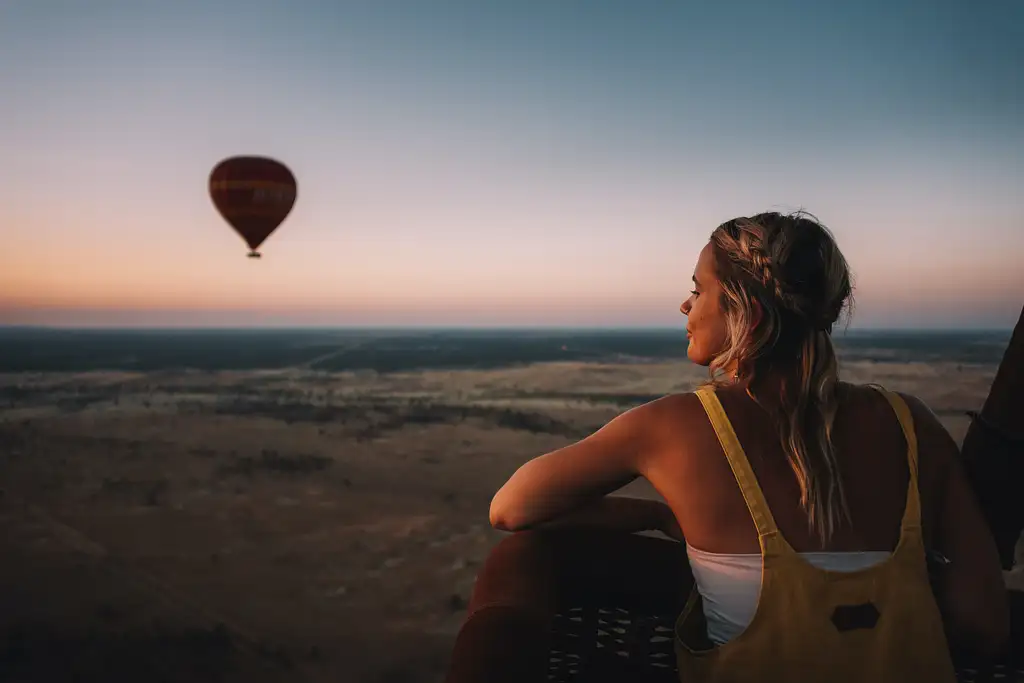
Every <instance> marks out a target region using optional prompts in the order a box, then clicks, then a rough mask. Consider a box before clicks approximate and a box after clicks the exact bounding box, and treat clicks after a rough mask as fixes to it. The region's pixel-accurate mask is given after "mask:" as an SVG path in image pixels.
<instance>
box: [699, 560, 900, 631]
mask: <svg viewBox="0 0 1024 683" xmlns="http://www.w3.org/2000/svg"><path fill="white" fill-rule="evenodd" d="M686 554H687V556H688V557H689V559H690V568H691V569H692V570H693V578H694V580H695V581H696V583H697V590H698V591H700V596H701V598H703V602H704V618H705V619H706V620H707V624H708V637H709V638H710V639H711V641H712V642H714V643H715V644H717V645H721V644H723V643H727V642H729V641H730V640H732V639H733V638H735V637H736V636H738V635H739V634H740V633H742V632H743V629H745V628H746V627H747V624H749V623H750V620H751V619H753V618H754V612H755V611H757V600H758V597H759V596H760V593H761V555H760V554H759V553H754V554H750V555H723V554H718V553H709V552H705V551H703V550H698V549H697V548H694V547H693V546H692V545H690V544H689V543H687V544H686ZM890 555H891V553H889V552H887V551H884V550H880V551H867V552H856V553H824V552H817V553H800V557H802V558H804V559H805V560H807V561H808V562H809V563H811V564H812V565H814V566H815V567H818V568H819V569H826V570H829V571H836V572H852V571H857V570H859V569H865V568H867V567H870V566H872V565H875V564H878V563H880V562H883V561H885V560H886V559H888V558H889V556H890Z"/></svg>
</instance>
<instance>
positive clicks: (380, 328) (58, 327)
mask: <svg viewBox="0 0 1024 683" xmlns="http://www.w3.org/2000/svg"><path fill="white" fill-rule="evenodd" d="M15 330H19V331H54V332H61V331H63V332H465V331H484V332H486V331H490V332H504V331H509V332H538V331H543V332H578V331H587V332H590V331H593V332H680V333H681V332H682V331H683V329H682V326H681V325H680V326H671V325H635V324H633V325H630V324H625V325H545V324H533V325H514V324H502V325H490V324H477V325H473V324H461V325H417V324H405V325H343V324H337V325H160V324H143V325H104V324H96V325H81V324H77V325H64V324H37V325H23V324H10V323H0V332H7V331H15ZM858 332H902V333H907V332H911V333H913V332H932V333H936V332H946V333H949V332H964V333H968V332H973V333H982V332H988V333H997V332H998V333H1007V334H1008V333H1012V332H1013V327H974V326H960V327H941V326H927V325H923V326H916V327H893V326H885V325H864V326H852V325H851V326H850V327H848V328H845V329H841V330H835V331H833V332H832V336H833V337H841V336H843V335H845V334H849V333H858Z"/></svg>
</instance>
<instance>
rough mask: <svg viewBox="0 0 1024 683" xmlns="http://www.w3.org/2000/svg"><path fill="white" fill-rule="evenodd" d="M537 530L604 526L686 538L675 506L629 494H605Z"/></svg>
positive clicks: (609, 529) (602, 527) (627, 531)
mask: <svg viewBox="0 0 1024 683" xmlns="http://www.w3.org/2000/svg"><path fill="white" fill-rule="evenodd" d="M535 528H538V529H602V530H606V531H621V532H624V533H630V534H632V533H637V532H640V531H660V532H661V533H663V534H665V535H666V536H668V537H669V538H672V539H675V540H677V541H680V542H682V541H683V532H682V530H681V529H680V528H679V523H678V522H677V521H676V517H675V514H674V513H673V512H672V508H670V507H669V506H668V505H666V504H665V503H663V502H662V501H660V500H652V499H648V498H631V497H628V496H604V497H602V498H598V499H597V500H596V501H594V502H592V503H587V504H585V505H583V506H582V507H579V508H577V509H575V510H573V511H571V512H568V513H566V514H564V515H562V516H561V517H556V518H554V519H553V520H551V521H548V522H542V523H541V524H539V525H537V526H536V527H535Z"/></svg>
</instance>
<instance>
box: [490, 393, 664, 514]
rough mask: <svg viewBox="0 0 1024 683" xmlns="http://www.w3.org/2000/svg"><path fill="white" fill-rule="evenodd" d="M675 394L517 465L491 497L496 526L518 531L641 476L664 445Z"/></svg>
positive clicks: (604, 494)
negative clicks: (509, 476) (581, 438)
mask: <svg viewBox="0 0 1024 683" xmlns="http://www.w3.org/2000/svg"><path fill="white" fill-rule="evenodd" d="M677 400H678V398H677V397H676V396H666V397H664V398H660V399H658V400H656V401H652V402H650V403H645V404H644V405H642V406H638V407H636V408H633V409H632V410H629V411H627V412H625V413H623V414H622V415H619V416H618V417H616V418H615V419H613V420H612V421H611V422H609V423H608V424H607V425H605V426H604V427H602V428H601V429H599V430H598V431H596V432H594V433H593V434H591V435H590V436H588V437H587V438H585V439H583V440H582V441H578V442H576V443H574V444H572V445H570V446H566V447H565V448H560V449H558V450H557V451H552V452H551V453H547V454H545V455H542V456H540V457H538V458H534V459H533V460H531V461H530V462H528V463H526V464H525V465H523V466H522V467H520V468H519V469H518V470H517V471H516V473H515V474H513V475H512V477H511V478H510V479H509V480H508V481H507V482H506V483H505V485H504V486H502V487H501V489H500V490H499V491H498V492H497V493H496V494H495V495H494V499H493V500H492V501H491V510H490V519H491V524H492V525H493V526H494V527H495V528H496V529H502V530H505V531H519V530H521V529H527V528H531V527H534V526H537V525H539V524H542V523H544V522H549V521H551V520H553V519H555V518H556V517H561V516H563V515H565V514H566V513H568V512H570V511H573V510H576V509H577V508H579V507H581V506H584V505H586V504H588V503H593V502H595V501H597V500H598V499H600V498H602V497H603V496H606V495H607V494H609V493H611V492H613V491H616V490H617V489H620V488H622V487H623V486H625V485H626V484H628V483H629V482H631V481H633V480H634V479H636V478H637V477H638V476H643V475H644V473H645V472H646V471H647V468H648V466H649V464H650V463H651V462H652V460H653V459H655V458H657V457H658V455H659V453H660V451H661V450H663V449H664V448H665V443H666V439H665V438H664V428H663V427H662V425H665V424H667V423H668V420H667V419H666V418H667V417H668V415H669V414H670V412H669V411H672V410H673V409H674V408H673V406H674V405H675V401H677Z"/></svg>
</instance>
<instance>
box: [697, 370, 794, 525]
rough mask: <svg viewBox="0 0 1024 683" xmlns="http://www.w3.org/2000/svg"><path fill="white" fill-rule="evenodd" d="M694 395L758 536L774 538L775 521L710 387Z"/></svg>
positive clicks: (720, 404)
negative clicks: (702, 410) (728, 467)
mask: <svg viewBox="0 0 1024 683" xmlns="http://www.w3.org/2000/svg"><path fill="white" fill-rule="evenodd" d="M695 393H696V394H697V398H699V399H700V402H701V405H703V406H704V411H705V412H706V413H707V414H708V419H709V420H711V426H712V427H714V428H715V433H716V434H717V435H718V442H719V443H720V444H722V450H723V451H725V457H726V459H727V460H728V461H729V466H730V467H731V468H732V473H733V475H734V476H735V477H736V483H738V484H739V487H740V491H741V492H742V493H743V500H744V501H746V503H747V509H748V510H749V511H750V516H751V517H752V518H753V519H754V525H755V526H756V527H757V534H758V536H762V537H764V536H769V535H772V534H777V533H778V531H779V528H778V527H777V526H776V525H775V518H774V517H772V512H771V510H770V509H769V508H768V502H767V501H766V500H765V498H764V493H763V492H762V491H761V487H760V486H759V485H758V483H757V477H755V476H754V470H752V469H751V468H750V461H748V460H747V456H746V454H745V453H744V452H743V447H742V446H740V442H739V439H737V438H736V432H735V431H734V430H733V428H732V423H731V422H729V417H728V416H727V415H726V414H725V410H724V409H723V408H722V403H721V401H719V400H718V396H716V395H715V391H714V389H712V388H710V387H701V388H700V389H697V391H696V392H695Z"/></svg>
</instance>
